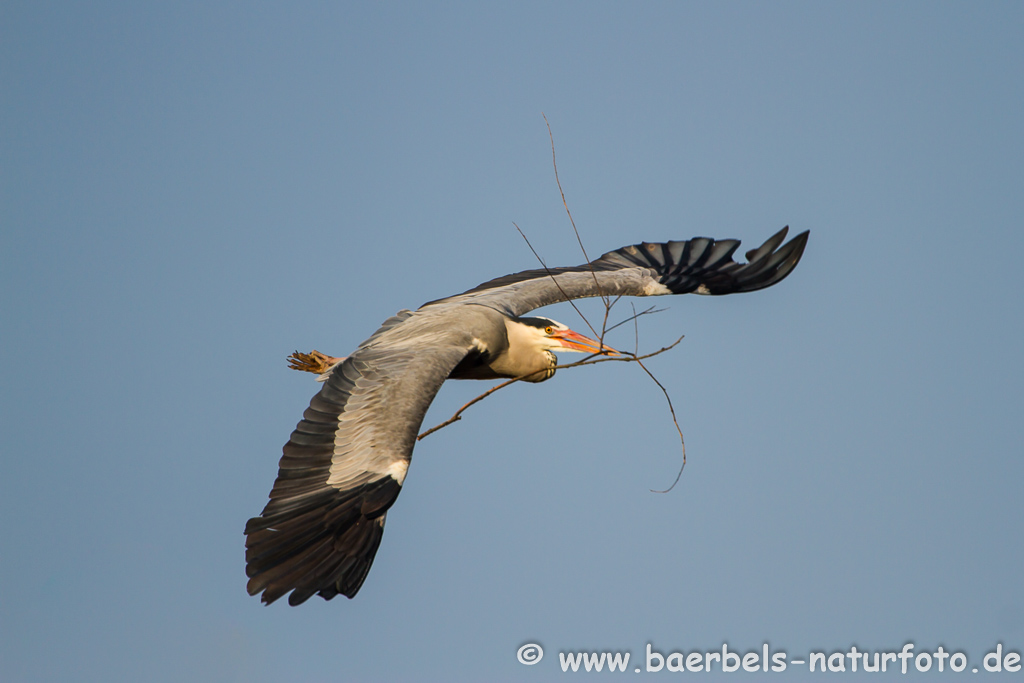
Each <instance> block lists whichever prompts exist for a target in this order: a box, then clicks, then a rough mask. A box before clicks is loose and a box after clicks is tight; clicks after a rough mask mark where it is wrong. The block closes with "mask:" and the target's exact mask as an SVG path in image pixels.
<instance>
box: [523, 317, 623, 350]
mask: <svg viewBox="0 0 1024 683" xmlns="http://www.w3.org/2000/svg"><path fill="white" fill-rule="evenodd" d="M516 322H519V323H521V324H522V325H524V326H526V328H527V329H526V330H525V332H526V334H527V335H528V336H529V337H531V340H530V341H531V342H532V343H533V345H534V346H535V347H536V348H538V349H541V350H544V351H573V352H575V353H596V354H601V355H605V356H621V355H622V354H621V353H619V352H618V351H616V350H615V349H613V348H612V347H610V346H608V345H607V344H602V343H601V342H599V341H597V340H594V339H591V338H590V337H585V336H583V335H582V334H580V333H579V332H575V331H573V330H570V329H569V328H568V327H566V326H565V325H563V324H562V323H560V322H558V321H556V320H552V319H551V318H544V317H542V316H535V317H532V318H519V319H518V320H517V321H516Z"/></svg>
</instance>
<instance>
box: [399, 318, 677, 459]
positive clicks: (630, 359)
mask: <svg viewBox="0 0 1024 683" xmlns="http://www.w3.org/2000/svg"><path fill="white" fill-rule="evenodd" d="M681 341H683V338H682V337H679V339H676V340H675V341H674V342H672V343H671V344H669V345H668V346H664V347H662V348H660V349H658V350H657V351H652V352H651V353H645V354H644V355H642V356H637V355H635V354H632V353H628V354H623V357H622V358H614V357H610V356H599V355H598V354H592V355H590V356H587V357H586V358H584V359H583V360H578V361H576V362H575V363H566V364H564V365H556V366H555V367H554V368H552V369H553V370H567V369H569V368H578V367H580V366H582V365H596V364H597V363H608V362H612V361H616V362H619V363H639V362H640V361H641V360H646V359H648V358H653V357H654V356H657V355H660V354H662V353H665V352H666V351H670V350H671V349H674V348H675V347H676V346H677V345H678V344H679V342H681ZM645 370H646V368H645ZM535 374H537V373H531V374H529V375H523V376H521V377H513V378H512V379H510V380H507V381H505V382H502V383H501V384H497V385H495V386H493V387H491V388H490V389H488V390H487V391H485V392H484V393H482V394H480V395H479V396H477V397H476V398H474V399H473V400H472V401H469V402H468V403H466V404H465V405H464V406H462V407H461V408H459V409H458V410H456V411H455V414H454V415H452V416H451V417H450V418H448V419H447V420H445V421H444V422H442V423H440V424H438V425H436V426H434V427H431V428H430V429H428V430H427V431H425V432H423V433H422V434H420V435H419V436H417V437H416V440H417V441H421V440H422V439H423V438H425V437H427V436H429V435H431V434H433V433H434V432H436V431H437V430H439V429H443V428H445V427H447V426H448V425H450V424H452V423H455V422H458V421H459V420H461V419H462V413H464V412H465V411H466V409H467V408H469V407H470V406H472V405H474V404H476V403H479V402H480V401H482V400H484V399H485V398H487V397H488V396H490V395H491V394H493V393H494V392H496V391H498V390H499V389H504V388H505V387H507V386H509V385H510V384H515V383H516V382H521V381H522V380H524V379H526V378H527V377H532V376H533V375H535ZM647 374H650V372H648V373H647ZM654 381H655V382H657V381H658V380H654ZM659 386H661V385H659Z"/></svg>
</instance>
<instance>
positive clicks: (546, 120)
mask: <svg viewBox="0 0 1024 683" xmlns="http://www.w3.org/2000/svg"><path fill="white" fill-rule="evenodd" d="M540 115H541V116H543V117H544V125H546V126H547V127H548V139H549V140H550V141H551V165H552V166H554V167H555V184H556V185H558V193H559V194H560V195H562V206H564V207H565V212H566V213H567V214H568V215H569V222H570V223H571V224H572V231H573V232H574V233H576V241H577V242H579V244H580V250H581V251H582V252H583V258H584V259H586V261H587V263H588V264H589V263H590V257H589V256H587V249H586V247H584V246H583V240H582V239H581V238H580V231H579V230H577V229H576V221H574V220H573V219H572V211H569V204H568V202H566V201H565V192H563V191H562V181H560V180H559V179H558V162H557V161H556V160H555V136H554V135H552V133H551V124H550V123H549V122H548V117H547V116H546V115H545V114H544V112H541V114H540ZM590 274H591V275H593V276H594V284H595V285H596V286H597V292H598V294H600V296H601V300H602V301H604V305H605V307H606V308H611V305H610V304H609V303H608V297H607V296H605V293H604V290H602V289H601V283H600V282H598V280H597V273H596V272H595V271H594V267H593V265H591V266H590Z"/></svg>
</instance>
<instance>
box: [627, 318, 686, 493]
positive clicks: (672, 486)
mask: <svg viewBox="0 0 1024 683" xmlns="http://www.w3.org/2000/svg"><path fill="white" fill-rule="evenodd" d="M680 339H681V337H680ZM636 364H637V365H639V366H640V367H641V368H643V369H644V372H646V373H647V376H648V377H650V378H651V380H653V381H654V383H655V384H657V385H658V388H659V389H661V393H663V394H665V400H666V401H668V410H669V412H670V413H672V423H673V424H674V425H675V426H676V431H677V432H679V445H680V447H682V449H683V464H682V465H680V466H679V473H678V474H676V480H675V481H673V482H672V485H671V486H669V487H668V488H667V489H665V490H664V491H658V490H657V489H651V492H652V493H668V492H669V491H671V490H672V489H674V488H675V487H676V484H677V483H679V477H681V476H683V468H684V467H686V441H685V440H684V439H683V430H682V429H680V428H679V420H677V419H676V409H675V408H673V407H672V398H671V397H670V396H669V395H668V390H666V389H665V387H664V386H663V385H662V383H661V382H659V381H658V378H657V377H655V376H654V375H653V374H652V373H651V371H650V370H648V369H647V366H646V365H644V364H643V363H642V362H640V360H639V359H637V361H636Z"/></svg>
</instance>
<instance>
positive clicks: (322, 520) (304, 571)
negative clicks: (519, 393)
mask: <svg viewBox="0 0 1024 683" xmlns="http://www.w3.org/2000/svg"><path fill="white" fill-rule="evenodd" d="M400 315H404V317H403V318H402V319H401V320H398V321H397V322H396V321H395V319H394V318H392V319H391V320H389V321H388V322H387V323H385V328H387V327H388V326H389V324H390V326H391V327H395V326H397V325H399V324H400V323H402V322H404V321H405V319H407V318H409V317H410V315H409V314H408V312H403V314H400ZM445 317H446V316H444V315H441V316H437V315H435V316H428V319H427V320H425V321H418V324H416V323H414V324H413V325H411V326H410V327H411V328H431V329H434V330H437V329H439V328H440V329H443V328H444V326H445V325H444V318H445ZM430 318H433V320H432V321H431V320H430ZM385 328H382V331H383V333H380V334H377V335H374V337H371V339H370V340H367V342H365V343H364V344H363V345H362V346H360V348H359V349H358V350H357V351H356V352H355V353H353V354H352V355H351V356H350V357H349V358H347V359H346V360H345V361H344V362H342V363H341V364H340V365H338V366H337V367H335V368H334V370H333V372H331V374H330V376H329V377H328V378H327V380H326V381H325V382H324V386H323V387H322V388H321V389H320V392H319V393H318V394H316V396H314V397H313V399H312V401H310V404H309V408H308V409H307V410H306V412H305V414H304V415H303V418H302V421H301V422H299V424H298V426H297V427H296V428H295V431H294V432H292V435H291V438H290V439H289V440H288V443H286V444H285V445H284V455H283V456H282V457H281V461H280V469H279V470H278V475H277V481H276V482H274V487H273V489H272V490H271V492H270V502H269V503H267V506H266V507H265V508H264V510H263V513H262V514H261V515H260V516H259V517H254V518H252V519H250V520H249V522H248V523H247V524H246V526H245V533H246V535H247V538H246V542H245V548H246V551H245V560H246V568H245V569H246V574H247V575H248V576H249V577H250V578H249V583H248V591H249V594H250V595H255V594H257V593H260V592H261V591H262V593H263V596H262V599H263V602H265V603H267V604H270V603H271V602H273V601H274V600H277V599H278V598H280V597H281V596H283V595H285V594H286V593H288V592H289V591H291V595H290V596H289V597H288V602H289V604H292V605H298V604H300V603H302V602H305V601H306V600H308V599H309V598H310V597H311V596H312V595H314V594H317V593H318V594H319V595H320V596H321V597H323V598H326V599H328V600H330V599H331V598H333V597H334V596H335V595H337V594H338V593H341V594H342V595H347V596H348V597H350V598H351V597H352V596H354V595H355V594H356V592H358V591H359V588H360V586H362V584H363V580H364V579H365V578H366V574H367V572H368V571H369V570H370V565H371V564H372V563H373V558H374V555H375V554H376V552H377V548H378V546H379V545H380V540H381V536H382V535H383V533H384V520H385V518H386V515H387V510H388V508H390V507H391V505H392V503H394V502H395V498H397V497H398V494H399V492H400V491H401V488H402V482H403V481H404V480H405V473H406V470H407V469H408V466H409V461H410V459H411V458H412V449H413V445H414V444H415V443H416V434H417V432H418V431H419V427H420V424H421V422H422V421H423V416H424V415H425V414H426V412H427V408H428V407H429V406H430V402H431V401H433V399H434V396H435V395H436V394H437V391H438V389H440V388H441V384H442V383H443V382H444V380H445V379H446V378H447V377H448V374H449V373H450V372H451V370H452V368H454V367H455V366H456V365H457V364H458V363H459V361H460V360H462V359H463V358H464V357H465V356H466V354H467V353H468V351H469V349H470V343H469V342H467V340H466V336H465V335H464V334H447V335H446V334H443V333H437V332H435V333H434V334H433V335H432V336H430V335H429V333H428V338H429V339H430V341H433V344H429V345H423V344H421V345H419V346H418V347H416V346H412V345H410V344H408V343H407V341H404V340H403V339H402V337H407V336H410V335H395V334H392V335H387V334H386V332H387V330H386V329H385ZM421 332H422V330H421ZM389 336H390V337H391V338H390V339H389ZM411 336H412V337H415V336H416V335H415V334H413V335H411Z"/></svg>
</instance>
